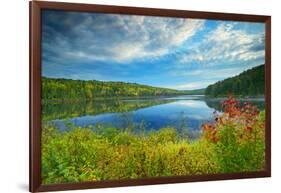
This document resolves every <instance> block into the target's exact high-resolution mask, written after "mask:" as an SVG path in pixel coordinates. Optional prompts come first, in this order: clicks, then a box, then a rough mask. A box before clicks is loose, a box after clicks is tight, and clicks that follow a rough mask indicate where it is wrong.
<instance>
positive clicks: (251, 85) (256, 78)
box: [205, 65, 265, 97]
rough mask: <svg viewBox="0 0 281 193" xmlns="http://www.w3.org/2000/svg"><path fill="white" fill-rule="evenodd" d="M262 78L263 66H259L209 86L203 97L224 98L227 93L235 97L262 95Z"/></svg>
mask: <svg viewBox="0 0 281 193" xmlns="http://www.w3.org/2000/svg"><path fill="white" fill-rule="evenodd" d="M264 76H265V74H264V65H260V66H257V67H254V68H252V69H249V70H246V71H244V72H242V73H241V74H239V75H237V76H234V77H232V78H227V79H225V80H222V81H219V82H216V83H215V84H212V85H209V86H208V87H207V88H206V91H205V95H208V96H212V97H217V96H226V95H227V94H228V93H231V94H232V95H236V96H256V95H263V94H264Z"/></svg>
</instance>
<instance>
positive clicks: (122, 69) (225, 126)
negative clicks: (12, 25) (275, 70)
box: [30, 1, 271, 192]
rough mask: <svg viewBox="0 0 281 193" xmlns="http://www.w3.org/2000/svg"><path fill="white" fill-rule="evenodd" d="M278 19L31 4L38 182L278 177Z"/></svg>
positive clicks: (44, 187)
mask: <svg viewBox="0 0 281 193" xmlns="http://www.w3.org/2000/svg"><path fill="white" fill-rule="evenodd" d="M270 22H271V18H270V16H261V15H244V14H230V13H211V12H197V11H183V10H168V9H153V8H136V7H121V6H104V5H90V4H74V3H57V2H41V1H32V2H30V191H32V192H35V191H54V190H70V189H85V188H102V187H114V186H132V185H147V184H162V183H179V182H193V181H206V180H224V179H238V178H257V177H269V176H270V175H271V136H270V135H271V114H270V113H271V109H270V107H271V72H270V71H271V58H270V57H271V23H270Z"/></svg>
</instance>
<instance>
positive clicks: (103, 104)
mask: <svg viewBox="0 0 281 193" xmlns="http://www.w3.org/2000/svg"><path fill="white" fill-rule="evenodd" d="M171 101H173V100H126V101H125V100H117V99H111V100H93V101H74V102H45V103H43V104H42V116H43V120H54V119H67V118H74V117H80V116H85V115H99V114H103V113H115V112H119V113H120V112H121V113H122V112H129V111H134V110H137V109H141V108H146V107H150V106H154V105H160V104H165V103H169V102H171Z"/></svg>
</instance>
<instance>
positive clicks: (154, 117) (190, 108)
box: [42, 96, 264, 138]
mask: <svg viewBox="0 0 281 193" xmlns="http://www.w3.org/2000/svg"><path fill="white" fill-rule="evenodd" d="M222 100H224V99H206V98H205V97H204V96H179V97H166V98H145V99H118V100H117V99H110V100H95V101H90V102H85V101H83V102H69V103H51V102H48V103H43V105H42V107H43V111H42V115H43V121H44V122H43V123H46V122H48V123H52V124H56V125H57V126H58V127H59V128H60V129H61V130H64V129H66V128H67V125H68V123H71V124H73V125H75V126H82V127H84V126H89V125H91V126H93V128H95V127H97V126H99V125H103V126H106V127H115V128H119V129H126V128H130V129H133V130H134V131H135V132H138V131H142V130H146V131H148V130H152V129H153V130H158V129H160V128H163V127H173V128H176V129H177V130H178V132H179V133H181V134H182V135H188V136H189V137H190V138H196V137H198V136H199V135H200V132H201V129H200V128H201V125H202V123H205V122H208V121H212V119H213V112H214V111H215V110H216V111H221V110H222V109H221V102H222ZM244 101H250V102H251V103H253V104H254V105H256V106H258V107H259V109H263V108H264V100H262V99H243V100H241V102H244Z"/></svg>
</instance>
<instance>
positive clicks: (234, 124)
mask: <svg viewBox="0 0 281 193" xmlns="http://www.w3.org/2000/svg"><path fill="white" fill-rule="evenodd" d="M221 105H222V108H223V112H222V113H220V112H214V121H213V122H212V123H205V124H203V125H202V129H203V138H204V140H207V141H209V142H211V143H214V144H216V147H217V148H216V149H217V153H218V154H219V160H220V161H221V164H220V165H221V166H222V167H223V171H240V170H241V169H242V168H243V167H241V165H242V164H243V165H247V169H249V170H252V169H253V168H260V169H262V168H263V166H264V124H265V123H264V116H265V115H264V112H259V110H258V109H257V107H256V106H253V105H252V104H251V103H249V102H244V103H240V102H239V101H238V100H236V99H235V98H234V97H233V96H231V95H229V97H228V99H227V100H225V101H223V102H222V104H221Z"/></svg>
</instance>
